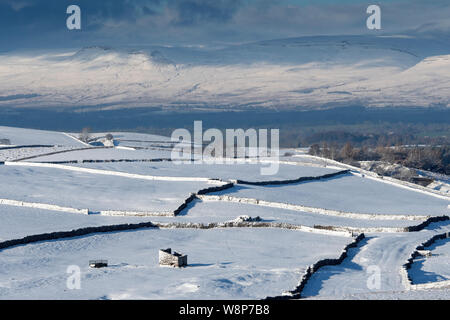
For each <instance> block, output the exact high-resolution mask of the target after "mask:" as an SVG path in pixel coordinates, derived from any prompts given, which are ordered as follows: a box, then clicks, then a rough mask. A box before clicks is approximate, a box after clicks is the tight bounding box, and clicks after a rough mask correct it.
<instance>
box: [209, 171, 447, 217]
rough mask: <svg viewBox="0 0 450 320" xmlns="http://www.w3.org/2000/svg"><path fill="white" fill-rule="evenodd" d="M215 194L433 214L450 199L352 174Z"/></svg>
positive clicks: (356, 209)
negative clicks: (434, 196) (323, 179)
mask: <svg viewBox="0 0 450 320" xmlns="http://www.w3.org/2000/svg"><path fill="white" fill-rule="evenodd" d="M268 190H270V191H269V192H268ZM215 194H217V195H230V196H235V197H242V198H253V199H259V200H266V201H274V202H282V203H290V204H299V205H305V206H311V207H318V208H324V209H334V210H341V211H348V212H360V213H377V214H405V215H432V216H438V215H444V214H448V213H449V209H448V207H447V205H448V201H447V200H443V199H438V198H433V197H430V196H428V195H425V194H421V193H420V192H416V191H410V190H407V189H402V188H399V187H398V186H393V185H389V184H385V183H382V182H378V181H375V180H372V179H368V178H361V177H358V176H354V175H351V174H347V175H343V176H338V177H334V178H330V179H328V180H327V182H326V183H324V181H307V182H304V183H298V184H294V185H279V186H278V185H277V186H269V187H267V186H265V187H260V186H241V185H238V186H235V187H234V188H233V189H229V190H225V191H221V192H218V193H215Z"/></svg>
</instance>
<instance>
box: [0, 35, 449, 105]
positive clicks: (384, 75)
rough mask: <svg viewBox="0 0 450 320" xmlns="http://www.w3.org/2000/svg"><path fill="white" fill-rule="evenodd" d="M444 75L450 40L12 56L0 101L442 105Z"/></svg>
mask: <svg viewBox="0 0 450 320" xmlns="http://www.w3.org/2000/svg"><path fill="white" fill-rule="evenodd" d="M449 71H450V44H449V43H446V42H443V41H440V40H439V39H433V38H424V37H422V38H416V37H412V36H378V37H369V36H339V37H338V36H330V37H306V38H293V39H282V40H271V41H262V42H257V43H249V44H242V45H234V46H228V47H223V48H196V47H192V48H186V47H182V48H181V47H161V46H160V47H142V48H137V49H136V48H132V49H130V48H106V47H88V48H83V49H81V50H66V51H64V50H60V51H57V52H55V51H51V52H50V51H49V52H46V53H41V54H39V55H36V54H34V53H33V52H27V53H17V52H9V53H4V54H2V55H0V105H3V106H18V107H32V106H36V107H47V106H50V107H51V106H53V107H76V106H98V105H103V106H105V105H106V106H113V107H136V106H163V107H164V106H180V108H181V107H182V106H186V105H190V106H202V107H204V106H222V107H227V106H228V107H230V108H231V107H236V106H239V107H243V106H258V107H270V108H280V109H282V108H292V107H299V106H300V107H301V106H305V107H321V106H329V105H332V106H340V105H355V104H358V105H364V106H373V107H380V106H422V107H429V106H440V107H448V106H449V103H450V72H449Z"/></svg>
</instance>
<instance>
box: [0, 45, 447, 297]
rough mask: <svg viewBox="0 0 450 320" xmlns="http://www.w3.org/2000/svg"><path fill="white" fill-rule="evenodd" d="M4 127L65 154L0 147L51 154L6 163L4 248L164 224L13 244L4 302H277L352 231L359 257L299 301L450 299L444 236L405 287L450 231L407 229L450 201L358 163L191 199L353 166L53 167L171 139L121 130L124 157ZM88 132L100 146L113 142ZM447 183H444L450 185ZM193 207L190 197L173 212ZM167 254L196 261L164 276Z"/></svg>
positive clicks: (0, 287)
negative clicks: (423, 252) (162, 261)
mask: <svg viewBox="0 0 450 320" xmlns="http://www.w3.org/2000/svg"><path fill="white" fill-rule="evenodd" d="M89 56H90V55H87V56H84V57H83V59H89ZM101 56H102V54H99V58H101ZM77 59H81V57H77ZM161 68H163V66H162V67H161ZM0 132H3V133H5V136H6V133H8V134H10V135H9V136H8V138H10V139H11V140H12V141H13V140H14V139H16V140H14V141H15V142H14V143H15V144H34V143H36V142H38V141H39V143H41V142H45V144H47V143H48V145H59V146H58V147H33V148H31V147H19V148H17V149H4V150H0V157H3V158H4V159H5V160H11V159H13V160H17V159H18V158H22V157H25V156H33V155H41V156H39V157H37V158H32V159H29V160H26V161H18V162H6V163H5V165H0V221H1V223H0V242H2V244H3V245H4V244H5V242H4V241H9V240H15V239H21V238H24V237H28V236H32V235H38V234H44V233H54V232H63V231H71V230H78V229H80V228H86V227H105V226H112V225H119V224H138V223H141V222H152V223H154V224H155V225H158V226H159V228H146V229H142V228H141V229H130V230H127V231H120V232H117V231H116V232H105V233H90V234H88V235H84V236H77V237H73V238H60V239H52V240H49V241H41V242H34V243H29V244H24V245H20V246H14V247H8V248H4V249H2V250H0V299H14V298H19V299H261V298H265V297H267V296H280V295H282V294H283V292H286V291H289V290H293V289H294V288H296V286H297V285H298V283H299V281H300V279H301V277H302V276H303V274H304V272H305V270H306V268H307V267H308V266H310V265H312V264H315V263H317V262H318V261H319V260H322V259H336V258H338V257H339V256H340V254H341V251H342V249H343V248H344V247H345V246H346V245H348V244H349V243H350V242H352V241H353V240H354V238H352V237H351V234H350V233H349V232H348V230H349V228H350V230H352V231H354V232H355V233H359V232H364V233H365V235H366V238H365V239H363V240H362V241H361V242H360V243H359V244H358V246H357V247H356V248H351V249H349V254H348V257H347V258H346V259H344V261H343V262H342V263H341V264H340V265H336V266H326V267H322V268H320V269H319V270H318V271H317V272H316V273H314V274H313V275H312V277H311V278H310V279H309V280H308V282H307V283H306V286H305V288H304V290H303V292H302V297H303V298H308V299H330V298H331V299H386V298H387V299H426V298H430V299H449V297H450V294H449V292H450V290H449V289H448V288H447V287H448V281H449V280H450V274H449V272H448V270H449V265H448V263H449V259H448V254H449V250H450V247H449V245H448V241H447V240H448V239H447V240H439V241H437V242H436V243H435V244H433V245H432V246H430V247H427V248H425V249H427V250H431V253H432V255H431V257H426V258H417V259H416V261H415V262H414V263H413V265H412V268H411V269H410V270H408V274H409V276H410V277H411V278H412V280H413V283H414V284H415V286H409V284H408V283H407V281H406V280H405V277H404V276H405V273H404V272H403V271H404V269H402V266H403V265H404V264H405V263H406V261H407V259H408V258H409V257H410V256H411V254H412V253H413V251H414V250H415V249H416V247H417V246H419V245H420V244H421V243H423V242H425V241H427V240H429V239H430V238H431V237H433V236H435V235H437V234H442V233H444V232H450V222H449V221H448V220H447V221H440V222H434V223H431V224H429V225H428V226H427V227H426V228H425V229H423V230H421V231H417V232H405V230H404V228H405V227H408V226H414V225H419V224H421V223H423V222H424V221H425V219H426V218H427V216H442V215H446V216H448V215H449V208H450V207H449V203H450V201H449V199H448V197H446V196H445V195H444V194H439V195H438V196H437V195H436V194H430V193H429V194H427V193H425V192H424V190H426V188H420V187H415V186H414V185H407V186H406V185H404V184H403V183H402V182H399V181H397V180H395V179H391V180H389V181H385V179H383V180H381V179H378V178H374V177H369V175H368V174H367V172H365V171H364V170H362V169H358V168H354V167H352V168H350V169H351V170H352V172H351V174H342V175H337V176H335V177H333V178H326V179H321V180H314V181H305V182H301V183H292V182H291V183H287V184H277V185H275V184H269V185H264V186H254V185H246V184H235V185H234V186H233V187H232V188H230V189H227V190H224V191H221V192H214V193H208V194H206V195H197V197H198V198H197V199H193V198H192V196H191V194H192V193H197V192H198V191H199V190H201V189H204V188H209V187H216V186H220V185H223V184H224V183H226V182H228V181H234V180H247V181H253V182H261V181H280V180H281V181H288V180H292V179H297V178H299V177H311V176H316V177H317V176H322V175H325V174H329V173H334V172H337V171H340V170H343V169H348V166H346V165H344V164H340V163H338V162H333V161H329V160H325V159H322V158H319V157H312V156H309V155H306V154H305V150H300V149H287V150H283V153H282V154H283V156H282V161H281V163H280V170H279V172H278V173H277V174H276V175H274V176H262V175H261V174H260V169H261V166H263V165H266V164H267V163H265V164H264V163H263V164H258V163H256V162H251V161H240V162H238V163H236V164H233V165H229V164H192V163H189V164H187V163H184V164H180V165H177V164H175V163H172V162H169V161H152V162H99V163H75V164H72V163H71V164H63V165H61V164H51V163H50V164H49V163H39V161H64V160H70V161H73V160H94V159H96V160H99V161H108V160H112V159H116V160H120V159H129V160H130V159H138V160H139V159H140V160H151V159H161V158H169V157H170V143H169V142H168V138H167V137H161V136H156V135H146V134H137V133H119V132H112V134H113V136H114V139H115V142H117V145H116V148H108V149H105V148H95V147H92V146H90V147H89V148H88V149H84V150H77V151H68V152H63V153H58V154H53V155H45V154H47V153H49V152H54V151H64V150H67V149H73V148H86V146H84V145H82V144H81V145H80V144H79V143H78V141H77V140H76V139H74V138H72V137H70V136H69V135H66V134H62V133H59V132H48V131H46V132H43V131H33V130H32V131H30V130H27V129H18V128H6V127H0ZM72 135H75V134H72ZM92 135H93V136H94V137H99V138H101V137H104V135H105V133H94V134H92ZM16 136H17V138H15V137H16ZM1 137H2V136H1V135H0V138H1ZM33 139H34V140H33ZM61 139H62V140H61ZM117 147H124V148H123V149H117ZM129 147H136V148H139V149H138V150H133V149H131V148H129ZM141 148H143V149H141ZM12 150H14V151H12ZM285 152H289V153H290V154H291V155H289V154H286V155H284V154H285ZM0 159H1V158H0ZM0 161H1V160H0ZM266 161H268V162H269V160H266ZM211 178H213V179H217V178H220V179H222V180H223V181H218V180H213V181H211V180H210V179H211ZM439 179H440V181H442V182H444V181H447V180H448V177H447V176H440V177H439ZM188 198H189V199H190V200H192V199H193V201H191V202H188V203H187V205H186V208H185V209H184V210H182V211H181V212H180V213H179V215H177V216H173V211H174V210H175V209H177V208H179V207H180V206H181V205H182V204H183V203H185V201H186V200H187V199H188ZM24 202H25V203H24ZM27 206H29V207H27ZM61 207H66V208H61ZM50 209H51V210H50ZM75 209H84V210H75ZM88 209H89V210H88ZM107 210H111V212H108V211H107ZM82 213H90V214H82ZM117 214H119V215H117ZM139 214H140V215H139ZM148 214H153V215H154V216H148ZM161 214H165V216H161ZM137 215H139V216H137ZM257 217H260V219H261V220H258V219H255V218H257ZM242 220H249V221H254V222H242ZM231 221H234V222H235V223H234V224H232V223H230V222H231ZM238 222H240V223H241V224H239V223H238ZM318 226H324V227H330V226H331V227H336V228H337V230H340V229H339V228H341V227H342V228H343V229H342V230H343V231H345V232H334V231H330V230H328V229H327V228H325V229H324V228H315V227H318ZM353 236H355V234H353ZM29 239H30V238H29ZM34 239H35V238H34ZM167 247H171V248H172V249H174V250H176V251H179V252H183V253H185V254H187V255H188V263H189V266H188V267H187V268H182V269H173V268H160V267H159V266H158V250H159V249H161V248H167ZM92 259H107V260H108V261H109V266H108V267H107V268H103V269H91V268H89V267H88V261H89V260H92ZM70 265H78V266H79V267H80V268H81V272H82V273H81V290H69V289H68V288H67V286H66V282H67V279H68V277H69V274H68V273H67V272H66V270H67V267H68V266H70ZM373 266H376V267H379V270H380V272H381V278H380V279H381V286H380V287H379V288H376V289H373V288H370V289H369V287H368V286H367V281H368V279H369V276H370V274H369V273H368V270H369V269H370V268H371V267H373ZM402 270H403V271H402ZM445 281H447V282H445ZM416 284H417V285H416ZM444 286H445V287H446V288H443V287H444ZM430 288H431V289H430Z"/></svg>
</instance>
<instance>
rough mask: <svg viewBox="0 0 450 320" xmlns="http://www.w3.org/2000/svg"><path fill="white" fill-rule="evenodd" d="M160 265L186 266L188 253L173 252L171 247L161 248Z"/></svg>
mask: <svg viewBox="0 0 450 320" xmlns="http://www.w3.org/2000/svg"><path fill="white" fill-rule="evenodd" d="M159 265H160V266H170V267H178V268H180V267H186V266H187V255H184V254H181V253H178V252H175V251H174V252H173V253H172V249H171V248H167V249H160V250H159Z"/></svg>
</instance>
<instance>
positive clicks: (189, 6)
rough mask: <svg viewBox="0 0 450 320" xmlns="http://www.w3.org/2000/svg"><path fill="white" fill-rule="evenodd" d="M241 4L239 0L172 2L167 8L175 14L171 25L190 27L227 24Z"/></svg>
mask: <svg viewBox="0 0 450 320" xmlns="http://www.w3.org/2000/svg"><path fill="white" fill-rule="evenodd" d="M242 3H243V2H242V1H241V0H185V1H176V0H174V1H171V2H170V6H169V7H170V8H171V9H173V10H174V11H175V13H176V18H175V19H174V20H173V23H175V24H176V25H181V26H190V25H199V24H204V23H214V22H216V23H225V22H229V21H230V20H231V19H232V17H233V15H234V14H235V13H236V12H237V10H238V8H239V7H241V6H242Z"/></svg>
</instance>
